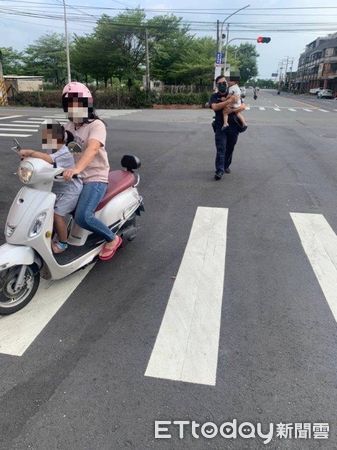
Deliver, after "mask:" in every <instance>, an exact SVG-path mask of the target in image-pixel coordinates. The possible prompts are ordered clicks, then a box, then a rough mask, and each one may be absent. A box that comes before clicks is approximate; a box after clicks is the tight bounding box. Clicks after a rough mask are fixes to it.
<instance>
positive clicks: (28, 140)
mask: <svg viewBox="0 0 337 450" xmlns="http://www.w3.org/2000/svg"><path fill="white" fill-rule="evenodd" d="M246 102H247V104H249V105H250V109H249V110H248V111H246V112H245V115H246V117H247V121H248V124H249V128H248V130H247V132H245V133H244V134H242V135H241V136H240V138H239V143H238V145H237V147H236V149H235V153H234V157H233V163H232V166H231V169H232V173H231V174H227V175H225V176H224V178H223V179H222V180H221V181H218V182H216V181H214V180H213V171H214V169H213V165H214V155H215V151H214V143H213V140H214V136H213V133H212V129H211V127H210V121H211V116H212V114H211V112H210V111H209V110H190V111H187V110H186V111H185V110H179V111H172V110H168V111H164V110H143V111H136V112H125V111H124V112H118V111H105V112H103V115H104V118H105V120H106V123H107V126H108V146H107V149H108V152H109V158H110V162H111V166H112V167H113V168H116V167H118V166H119V160H120V158H121V156H122V155H123V154H124V153H129V152H133V153H135V154H137V155H138V156H139V157H140V158H141V160H142V168H141V170H140V174H141V184H140V187H139V188H140V191H141V193H142V195H143V196H144V203H145V208H146V212H145V214H144V215H142V216H141V217H140V218H139V222H138V225H139V233H138V236H137V238H136V239H135V240H134V241H133V242H132V243H130V244H128V245H127V246H126V247H125V248H123V249H122V250H120V251H119V252H118V253H117V255H116V257H115V258H114V259H113V260H112V261H111V262H109V263H100V262H99V263H97V264H96V265H95V266H94V267H93V269H92V270H91V271H90V272H89V273H88V275H87V276H86V277H85V278H84V279H83V281H82V282H81V283H80V284H79V285H78V286H77V288H76V289H75V290H74V291H73V293H72V294H71V295H69V296H67V298H66V301H65V303H64V304H63V306H62V307H61V308H60V309H59V310H58V312H57V313H56V314H55V315H54V316H53V317H52V318H51V320H49V321H48V323H47V324H46V325H45V326H44V328H43V329H42V331H41V332H40V333H39V334H38V335H37V337H36V338H35V340H33V342H32V343H31V344H30V345H29V347H28V348H27V350H26V351H25V352H24V353H23V354H22V356H14V355H8V354H5V353H1V345H0V404H1V409H0V431H1V433H0V448H1V449H6V450H10V449H20V450H21V449H28V448H29V449H39V450H40V449H41V450H45V449H48V450H49V449H62V450H63V449H72V450H73V449H74V450H77V449H78V450H84V449H88V450H93V449H100V450H101V449H124V448H125V449H127V448H134V449H137V450H138V449H147V448H153V449H180V448H181V449H205V448H210V449H220V448H228V449H240V450H241V449H261V448H264V447H266V448H273V449H303V448H305V449H317V448H322V449H323V448H324V449H335V448H337V437H336V429H337V428H336V425H337V420H336V419H337V413H336V401H337V395H336V388H337V382H336V371H337V370H336V369H337V346H336V341H337V328H336V319H337V308H336V304H337V299H336V294H335V292H337V289H336V278H334V279H333V278H332V279H331V278H330V279H326V278H325V277H328V276H329V274H332V276H333V274H334V272H333V271H334V270H336V267H337V263H336V259H334V258H335V257H337V252H336V251H335V250H336V247H337V246H336V241H335V238H336V236H335V234H334V233H337V209H336V198H337V196H336V192H337V158H336V151H337V147H336V138H337V131H336V120H337V102H335V101H333V100H331V101H329V100H320V101H318V100H316V99H312V98H308V97H305V96H303V97H293V96H285V95H280V96H277V95H276V93H275V92H272V91H261V92H260V93H259V97H258V99H257V100H256V101H254V100H253V99H252V97H251V93H250V92H249V93H248V96H247V99H246ZM58 114H60V111H59V110H42V109H25V108H6V109H4V108H2V109H0V148H1V163H0V227H1V228H2V229H3V227H4V224H5V219H6V214H7V211H8V209H9V206H10V204H11V201H12V199H13V197H14V195H15V194H16V191H17V189H18V188H19V187H20V184H19V182H18V181H17V180H16V177H15V176H13V172H15V169H16V166H17V160H16V155H15V154H14V153H13V152H11V151H10V150H9V147H10V146H11V139H12V137H11V136H1V134H6V133H10V134H20V133H21V134H30V136H29V137H18V139H19V140H20V141H21V142H22V144H23V145H24V146H25V147H28V148H29V147H33V148H38V146H39V133H38V131H34V132H33V131H32V132H19V131H17V132H12V131H7V130H5V131H2V129H3V128H6V129H13V128H15V126H13V124H16V125H20V124H19V123H18V122H15V121H17V120H19V121H20V120H22V121H23V122H26V123H22V125H27V122H28V120H29V119H33V118H40V121H41V118H42V117H45V116H48V115H58ZM122 114H123V115H122ZM15 115H17V116H21V117H20V118H18V117H16V118H15V117H12V118H9V119H3V117H8V116H15ZM31 122H33V120H31ZM4 123H6V124H9V125H6V126H4V125H3V124H4ZM11 124H12V125H11ZM16 128H19V127H18V126H17V127H16ZM23 128H24V127H23ZM24 129H25V128H24ZM31 129H33V127H31ZM36 129H38V127H37V128H36ZM199 207H207V208H221V210H214V211H224V209H228V222H227V231H226V233H225V237H226V250H224V253H225V257H226V259H225V274H224V283H223V296H222V298H221V299H220V310H221V316H220V313H219V314H218V317H216V315H214V314H213V312H214V311H213V310H212V308H213V306H212V302H211V299H210V298H208V297H207V295H206V296H205V297H203V298H201V301H202V303H203V304H204V306H206V311H205V313H204V314H203V315H200V316H199V317H198V318H197V319H198V320H199V321H200V324H201V326H200V328H201V330H200V336H201V337H200V336H199V337H198V339H200V353H201V354H203V348H204V344H205V343H206V344H207V342H206V341H207V333H206V335H205V333H202V328H203V327H206V328H207V327H208V326H209V323H208V317H212V321H213V320H214V323H215V325H217V319H218V322H219V326H220V329H219V332H220V335H219V341H218V344H217V345H216V348H214V346H213V347H212V348H210V349H209V350H210V352H213V354H215V355H216V361H217V367H216V381H215V384H213V385H211V384H207V383H200V382H186V381H181V380H178V381H177V380H174V379H165V377H161V378H157V377H156V376H145V372H146V370H147V367H148V364H149V360H150V358H151V355H153V352H154V351H155V350H154V349H155V343H156V339H157V335H158V332H159V329H161V324H162V321H163V317H166V316H164V314H165V310H166V307H167V305H168V302H169V299H170V302H171V299H172V297H170V295H171V292H172V289H173V287H174V283H175V280H177V279H178V278H179V277H183V276H184V273H183V271H182V270H181V269H180V265H181V262H182V258H183V255H184V252H185V249H186V246H187V242H188V240H189V236H190V232H191V227H192V224H193V223H195V222H194V219H195V215H196V211H197V209H198V208H199ZM199 211H200V210H199ZM212 211H213V209H212ZM290 213H296V214H297V216H296V217H298V218H299V219H298V220H301V218H302V217H308V216H307V215H306V216H302V214H308V213H309V214H314V215H315V218H317V220H321V222H320V225H319V226H318V227H317V229H316V231H315V233H316V234H315V233H314V232H312V234H310V232H311V231H310V230H309V231H310V232H309V231H308V229H306V232H307V233H309V235H310V236H309V240H307V242H308V244H307V247H305V245H306V244H305V242H304V239H305V238H304V237H303V236H304V235H300V231H298V229H297V228H296V227H295V224H294V219H293V218H292V216H291V215H290ZM310 217H312V216H310ZM324 220H325V221H326V222H327V223H328V224H329V225H330V227H331V229H332V231H331V232H330V234H329V237H326V236H328V234H324V233H325V228H324V227H325V225H324V223H323V222H324ZM322 221H323V222H322ZM322 223H323V225H322ZM224 225H225V224H224ZM203 230H204V231H205V228H203ZM224 230H225V228H224V227H223V228H222V231H223V232H224ZM317 230H318V231H317ZM220 231H221V230H220ZM205 233H207V230H206V231H205ZM320 233H321V234H320ZM317 236H318V237H317ZM320 236H321V237H322V236H323V237H322V242H323V241H324V242H323V244H324V245H323V244H322V246H323V247H324V249H325V253H324V251H323V250H322V249H321V247H320V245H321V243H320V241H319V239H320ZM215 238H216V239H217V236H215ZM215 238H214V236H212V233H209V234H207V242H206V243H205V242H204V235H203V234H200V235H199V238H198V239H199V240H197V241H196V242H194V244H195V245H196V246H197V249H198V248H199V247H200V252H202V251H204V250H203V249H204V248H205V249H206V250H207V248H208V247H209V245H210V244H209V242H211V241H212V239H213V240H214V239H215ZM0 239H1V243H3V242H4V238H3V236H1V238H0ZM205 239H206V237H205ZM315 239H316V240H315ZM317 239H318V240H317ZM219 240H220V238H219ZM301 240H302V242H301ZM206 250H205V251H206ZM310 252H311V253H310ZM325 254H327V255H328V256H327V257H326V258H325V256H324V255H325ZM324 258H325V259H324ZM215 263H216V261H215ZM188 264H189V266H190V267H191V269H192V270H191V273H190V276H191V277H192V278H191V279H193V276H194V275H195V273H193V272H194V261H193V259H191V260H189V262H188ZM324 264H325V265H324ZM328 264H330V265H331V266H328ZM326 267H328V268H329V270H324V268H326ZM197 275H198V273H197ZM199 276H200V277H201V278H202V277H203V274H202V273H199ZM208 277H209V278H207V279H206V281H205V282H206V285H207V283H208V286H209V288H210V291H211V288H213V284H214V283H218V282H219V276H218V277H217V279H215V278H212V274H208ZM220 278H221V277H220ZM318 280H319V281H318ZM182 281H184V280H182ZM61 283H62V282H61ZM60 286H61V290H62V286H63V285H62V284H61V285H60ZM186 286H187V287H188V286H189V284H188V280H187V281H186ZM221 286H222V284H221ZM187 287H186V288H185V291H184V292H183V295H182V297H181V301H182V302H184V301H185V299H188V298H189V295H190V292H189V290H188V289H187ZM221 302H222V303H221ZM176 307H177V308H178V309H176V310H174V309H173V310H172V312H173V319H175V317H176V320H177V323H180V322H179V320H180V315H183V314H184V312H182V311H181V310H179V305H178V306H176ZM174 314H176V316H175V315H174ZM18 317H19V316H18ZM29 320H30V319H29ZM165 320H166V319H165ZM165 320H164V321H163V322H165ZM11 321H12V322H11V323H12V325H13V324H14V327H12V328H11V335H10V336H9V337H11V336H12V338H13V341H15V339H16V338H15V334H16V331H17V332H19V331H20V327H21V326H22V323H20V320H19V318H18V319H15V316H12V317H11ZM212 324H213V322H212ZM212 324H211V325H212ZM212 326H213V325H212ZM8 327H9V321H8V320H7V318H0V334H1V333H2V332H3V333H4V334H6V332H7V334H8V333H9V331H8V330H9V328H8ZM186 327H187V328H188V325H187V324H186ZM169 328H170V327H169ZM177 332H179V330H178V331H177ZM169 333H171V334H169V335H168V344H169V343H170V342H175V340H176V342H177V343H178V344H177V345H178V347H179V342H182V341H180V340H179V339H180V338H179V339H177V336H175V335H174V333H175V329H174V327H173V328H171V329H170V330H169ZM210 335H212V330H210ZM7 337H8V336H7ZM191 339H192V337H190V340H191ZM198 342H199V341H198ZM182 345H183V343H182ZM198 345H199V344H198ZM164 350H165V349H164ZM180 350H181V349H179V348H178V349H177V352H179V351H180ZM197 353H198V352H196V353H195V354H194V357H195V358H196V361H198V357H199V356H200V355H198V354H197ZM163 355H164V357H165V356H166V355H167V360H166V361H165V364H167V365H168V367H170V365H171V364H174V360H173V359H174V358H173V357H172V355H171V354H169V352H166V353H165V351H164V352H163ZM201 356H202V355H201ZM199 370H200V367H199V365H198V364H196V365H195V368H194V372H195V374H197V373H198V371H199ZM206 370H207V367H206ZM209 371H210V372H211V369H209ZM191 376H192V377H193V371H191ZM167 378H169V377H167ZM234 419H236V420H237V423H238V426H239V425H240V424H242V423H243V422H250V423H252V424H254V426H256V424H257V423H261V424H262V429H263V431H264V432H265V433H266V432H267V430H268V429H269V424H270V423H272V424H275V429H274V434H273V438H272V440H271V442H270V443H269V444H267V445H264V444H263V439H261V437H259V436H257V435H256V437H255V438H254V437H250V438H247V433H246V438H243V437H242V436H241V437H240V433H238V437H237V438H236V439H235V438H232V439H229V438H224V437H222V436H221V434H219V433H218V435H217V436H216V437H214V438H212V439H210V438H209V437H207V436H206V437H205V434H206V433H207V430H206V431H205V433H204V434H200V433H199V434H200V437H199V439H197V438H195V437H193V435H192V433H191V429H190V428H189V426H186V428H185V429H184V431H185V433H184V438H183V439H179V437H178V428H177V426H171V425H166V427H168V428H169V430H168V431H166V432H165V433H166V434H167V433H170V434H171V435H172V437H171V439H156V438H155V425H154V423H155V421H156V420H162V421H174V420H186V421H192V420H194V421H196V422H198V423H199V424H204V423H206V422H212V423H215V424H217V425H218V426H220V425H221V424H222V423H224V422H227V421H230V422H233V420H234ZM279 423H283V424H291V425H290V426H289V429H290V433H292V438H291V439H290V438H280V437H277V435H276V425H277V424H279ZM317 423H318V424H321V423H328V424H329V427H330V430H329V436H328V439H319V438H318V436H319V434H318V433H317V430H318V428H317V426H316V428H314V426H313V424H317ZM295 424H302V425H295ZM303 424H309V425H307V428H310V430H311V437H309V435H308V436H307V439H305V436H304V434H302V438H301V437H300V436H301V433H299V431H298V429H303V430H304V429H305V427H304V426H303ZM291 427H293V428H291ZM248 428H249V427H248ZM295 428H296V430H295ZM322 429H323V428H322ZM322 429H321V431H322ZM315 430H316V431H315ZM248 431H249V430H248ZM250 431H251V428H250ZM323 431H324V430H323ZM243 432H244V431H243ZM303 433H304V431H303Z"/></svg>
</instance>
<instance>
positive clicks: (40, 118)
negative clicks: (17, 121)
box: [28, 117, 46, 122]
mask: <svg viewBox="0 0 337 450" xmlns="http://www.w3.org/2000/svg"><path fill="white" fill-rule="evenodd" d="M28 120H40V121H41V122H44V121H45V120H46V119H45V118H44V117H29V118H28Z"/></svg>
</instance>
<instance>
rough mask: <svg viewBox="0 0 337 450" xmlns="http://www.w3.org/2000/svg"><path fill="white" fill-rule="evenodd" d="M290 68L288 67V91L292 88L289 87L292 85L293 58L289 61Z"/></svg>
mask: <svg viewBox="0 0 337 450" xmlns="http://www.w3.org/2000/svg"><path fill="white" fill-rule="evenodd" d="M290 64H291V65H290V67H289V70H290V73H289V82H288V83H289V91H291V88H292V86H291V83H292V77H293V65H294V58H291V60H290Z"/></svg>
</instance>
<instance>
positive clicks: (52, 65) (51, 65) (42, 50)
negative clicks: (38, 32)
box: [23, 33, 67, 85]
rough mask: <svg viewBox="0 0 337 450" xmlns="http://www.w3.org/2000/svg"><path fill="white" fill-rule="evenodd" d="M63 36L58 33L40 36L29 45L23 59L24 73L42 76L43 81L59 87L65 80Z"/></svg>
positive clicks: (65, 64)
mask: <svg viewBox="0 0 337 450" xmlns="http://www.w3.org/2000/svg"><path fill="white" fill-rule="evenodd" d="M64 41H65V40H64V36H63V35H62V34H58V33H52V34H47V35H44V36H41V37H40V38H39V39H37V40H36V41H35V43H34V44H32V45H29V46H28V47H27V48H26V50H25V54H24V57H23V61H24V65H25V67H24V73H25V74H27V75H40V76H43V77H44V79H45V81H51V82H53V83H55V84H56V85H61V84H63V83H64V81H65V79H66V73H67V70H66V67H67V63H66V51H65V42H64Z"/></svg>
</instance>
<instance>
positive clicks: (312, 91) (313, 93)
mask: <svg viewBox="0 0 337 450" xmlns="http://www.w3.org/2000/svg"><path fill="white" fill-rule="evenodd" d="M322 90H323V88H320V87H318V88H313V89H310V91H309V94H312V95H317V94H318V92H319V91H322Z"/></svg>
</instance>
